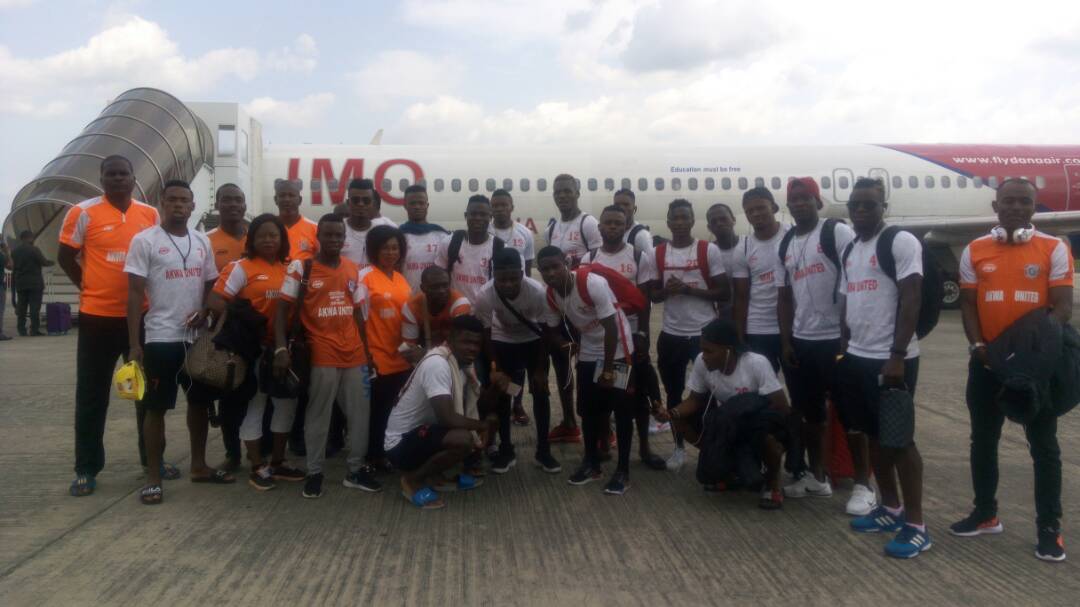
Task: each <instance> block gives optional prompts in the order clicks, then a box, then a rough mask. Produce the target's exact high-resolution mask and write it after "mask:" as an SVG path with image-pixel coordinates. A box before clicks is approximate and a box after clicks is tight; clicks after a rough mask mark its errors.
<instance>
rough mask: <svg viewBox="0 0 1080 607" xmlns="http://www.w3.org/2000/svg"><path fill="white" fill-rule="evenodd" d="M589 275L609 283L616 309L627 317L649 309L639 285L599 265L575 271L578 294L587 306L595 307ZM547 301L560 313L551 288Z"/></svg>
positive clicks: (584, 265) (583, 266) (611, 269)
mask: <svg viewBox="0 0 1080 607" xmlns="http://www.w3.org/2000/svg"><path fill="white" fill-rule="evenodd" d="M589 274H596V275H597V276H599V277H601V278H603V279H604V280H606V281H607V283H608V286H609V287H611V292H612V293H614V294H615V305H616V307H618V308H619V309H620V310H622V311H623V313H624V314H626V315H627V316H632V315H634V314H640V313H642V312H644V311H645V308H647V307H648V302H647V301H645V296H644V295H643V294H642V293H641V289H639V288H638V286H637V285H635V284H634V283H633V282H632V281H630V280H629V279H627V278H626V277H625V276H623V275H622V274H619V272H618V271H617V270H615V269H613V268H609V267H607V266H604V265H600V264H598V263H591V264H582V265H580V266H578V268H577V269H576V270H574V282H575V283H577V292H578V295H579V296H580V297H581V301H583V302H585V305H587V306H592V305H593V300H592V296H591V295H589V289H588V281H589ZM547 301H548V305H549V306H551V309H552V310H555V311H556V312H558V311H559V308H558V306H556V305H555V291H554V290H552V288H551V287H548V290H547Z"/></svg>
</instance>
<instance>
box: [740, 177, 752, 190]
mask: <svg viewBox="0 0 1080 607" xmlns="http://www.w3.org/2000/svg"><path fill="white" fill-rule="evenodd" d="M748 187H750V185H749V184H748V183H747V181H746V177H739V189H740V190H745V189H747V188H748Z"/></svg>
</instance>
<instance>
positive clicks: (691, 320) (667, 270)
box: [652, 239, 725, 337]
mask: <svg viewBox="0 0 1080 607" xmlns="http://www.w3.org/2000/svg"><path fill="white" fill-rule="evenodd" d="M664 246H665V249H666V252H665V254H664V269H663V277H662V278H660V275H661V271H660V267H659V265H658V261H657V260H658V256H657V251H658V249H654V250H653V260H652V263H653V265H654V267H656V270H655V271H656V275H657V277H658V279H659V280H661V281H662V282H665V283H666V282H667V281H668V279H669V278H672V277H674V278H678V279H679V280H681V281H683V282H684V283H686V284H687V285H690V286H691V287H693V288H695V289H705V288H707V287H708V285H707V284H706V282H705V275H704V274H702V272H701V269H700V268H698V240H697V239H694V242H692V243H690V246H687V247H682V248H675V247H674V246H672V243H671V242H668V243H667V244H666V245H664ZM708 251H709V252H708V253H707V255H706V256H707V257H708V261H709V268H708V273H709V276H710V277H712V276H720V275H723V274H724V273H725V272H724V259H723V256H722V255H721V254H720V248H719V247H717V246H716V245H715V244H713V243H709V248H708ZM660 286H663V284H661V285H660ZM714 318H716V307H715V306H714V305H713V302H711V301H709V300H707V299H702V298H700V297H694V296H692V295H675V296H673V297H668V298H667V300H666V301H665V302H664V325H663V331H664V333H667V334H669V335H678V336H680V337H690V336H695V335H701V330H702V329H704V328H705V325H707V324H709V323H710V322H712V320H713V319H714Z"/></svg>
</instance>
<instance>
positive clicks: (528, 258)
mask: <svg viewBox="0 0 1080 607" xmlns="http://www.w3.org/2000/svg"><path fill="white" fill-rule="evenodd" d="M488 232H489V233H490V234H491V235H492V236H498V237H499V238H501V239H502V241H503V242H504V243H506V246H508V247H510V248H511V249H514V250H516V251H517V252H518V253H520V254H521V259H522V260H523V262H524V264H525V267H524V270H525V275H526V276H528V275H529V274H531V273H532V266H533V260H534V259H536V241H535V240H534V239H533V233H532V230H530V229H529V228H527V227H525V224H523V223H521V222H520V221H514V197H513V196H511V195H510V192H508V191H507V190H503V189H499V190H495V191H494V192H492V193H491V226H490V227H489V228H488Z"/></svg>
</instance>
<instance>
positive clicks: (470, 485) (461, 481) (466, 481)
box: [457, 472, 484, 491]
mask: <svg viewBox="0 0 1080 607" xmlns="http://www.w3.org/2000/svg"><path fill="white" fill-rule="evenodd" d="M483 484H484V479H481V478H476V477H475V476H473V475H471V474H465V473H464V472H462V473H461V474H459V475H458V477H457V488H458V489H459V490H461V491H469V490H472V489H476V488H477V487H479V486H480V485H483Z"/></svg>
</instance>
